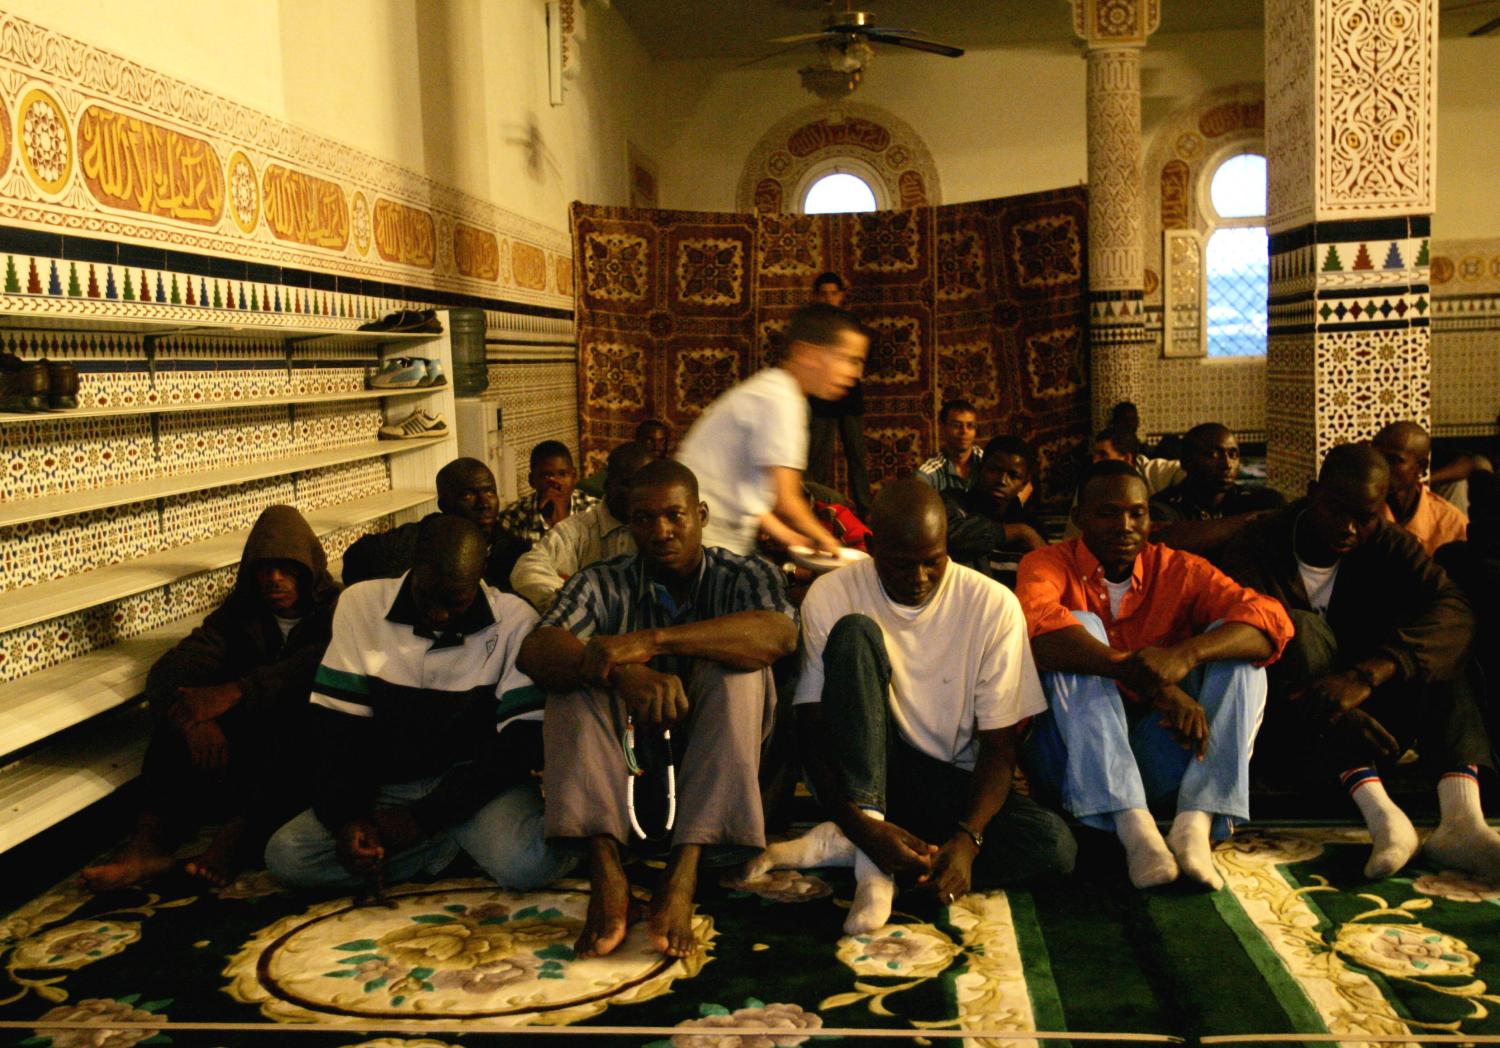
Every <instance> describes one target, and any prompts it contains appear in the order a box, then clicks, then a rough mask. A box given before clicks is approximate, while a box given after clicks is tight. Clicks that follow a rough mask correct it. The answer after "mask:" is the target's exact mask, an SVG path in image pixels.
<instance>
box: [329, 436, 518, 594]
mask: <svg viewBox="0 0 1500 1048" xmlns="http://www.w3.org/2000/svg"><path fill="white" fill-rule="evenodd" d="M437 504H438V513H449V514H452V515H453V516H456V517H463V518H464V519H465V520H469V521H472V522H473V523H474V524H475V525H476V526H477V527H478V528H479V530H480V532H481V533H482V534H483V535H484V537H485V541H487V542H489V543H490V562H489V563H488V564H487V565H486V567H485V571H484V581H486V582H488V583H489V584H490V585H491V586H502V585H504V584H505V583H506V581H507V576H503V575H501V574H500V569H501V567H502V564H503V562H504V561H505V559H506V557H507V554H506V552H505V543H504V542H503V541H502V542H496V541H495V540H496V538H497V536H498V532H497V529H496V527H495V522H496V521H497V520H498V519H499V511H500V496H499V495H498V494H497V493H496V491H495V475H494V474H493V473H491V472H490V467H488V466H486V465H485V464H484V463H483V462H480V461H479V460H478V459H476V458H458V459H454V460H453V461H452V462H450V463H448V464H447V465H446V466H444V467H443V468H442V469H440V470H438V473H437ZM435 516H437V514H436V513H429V514H428V515H427V516H426V517H424V518H423V520H430V519H431V518H433V517H435ZM422 523H423V521H420V520H418V521H412V522H411V523H409V524H401V525H398V526H397V527H394V528H392V529H391V530H390V531H382V532H378V533H376V534H374V535H366V536H364V537H363V538H360V539H356V540H355V541H354V542H353V543H351V544H350V546H349V548H348V549H347V550H345V551H344V585H346V586H352V585H354V584H355V583H356V582H364V581H366V580H368V579H394V578H398V577H400V576H402V575H405V574H406V573H407V572H408V571H410V570H411V565H412V559H413V558H414V557H415V555H416V551H417V535H418V534H419V533H420V532H421V529H422Z"/></svg>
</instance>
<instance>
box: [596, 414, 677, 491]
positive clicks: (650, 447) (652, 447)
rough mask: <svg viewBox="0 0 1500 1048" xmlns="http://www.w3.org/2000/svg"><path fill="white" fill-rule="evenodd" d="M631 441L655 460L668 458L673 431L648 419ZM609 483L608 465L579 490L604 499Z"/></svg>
mask: <svg viewBox="0 0 1500 1048" xmlns="http://www.w3.org/2000/svg"><path fill="white" fill-rule="evenodd" d="M630 439H631V440H632V441H633V442H635V443H636V444H640V445H643V446H644V447H645V448H646V450H647V451H649V452H650V453H651V457H652V458H654V459H659V458H666V457H667V456H668V455H670V454H671V453H672V431H671V429H669V428H668V427H667V424H666V423H665V422H663V421H662V420H661V419H658V418H648V419H647V420H646V421H644V422H642V423H641V424H640V425H638V426H636V427H635V434H634V435H633V436H632V437H631V438H630ZM608 481H609V466H608V465H607V464H606V465H605V467H604V468H603V469H601V470H599V471H598V472H597V473H590V474H589V475H588V476H586V477H584V478H583V479H582V480H580V481H579V482H578V490H579V491H581V492H583V493H584V494H585V495H588V496H589V497H591V498H596V499H602V498H603V497H604V486H605V484H607V483H608Z"/></svg>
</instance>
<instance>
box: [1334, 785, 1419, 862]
mask: <svg viewBox="0 0 1500 1048" xmlns="http://www.w3.org/2000/svg"><path fill="white" fill-rule="evenodd" d="M1360 770H1363V769H1360ZM1349 775H1350V773H1349V772H1345V773H1344V779H1345V781H1346V782H1347V781H1348V779H1349ZM1350 796H1351V797H1352V798H1354V803H1355V806H1356V807H1358V808H1359V813H1360V815H1362V816H1363V817H1364V820H1365V825H1366V826H1367V827H1369V829H1370V861H1369V862H1367V863H1365V876H1366V877H1368V878H1370V879H1371V880H1372V881H1378V880H1381V879H1383V878H1386V877H1390V876H1391V875H1393V874H1394V873H1396V871H1397V870H1400V869H1401V868H1402V867H1403V866H1405V865H1406V864H1407V863H1409V862H1411V860H1412V856H1414V855H1416V854H1417V848H1418V846H1419V845H1420V843H1421V842H1420V840H1419V839H1418V838H1417V829H1416V827H1415V826H1413V825H1412V824H1411V820H1410V819H1408V818H1407V817H1406V813H1405V812H1404V811H1402V810H1401V809H1400V808H1398V807H1396V802H1395V801H1393V800H1391V795H1390V794H1389V793H1386V792H1385V784H1384V783H1382V782H1381V781H1380V778H1379V776H1375V775H1370V776H1368V777H1364V778H1361V779H1358V780H1356V781H1355V783H1354V792H1353V793H1351V794H1350Z"/></svg>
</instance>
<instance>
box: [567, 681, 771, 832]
mask: <svg viewBox="0 0 1500 1048" xmlns="http://www.w3.org/2000/svg"><path fill="white" fill-rule="evenodd" d="M683 685H684V688H685V690H686V691H687V696H688V701H689V703H690V704H691V712H690V713H689V715H688V719H687V721H686V722H684V723H682V724H679V725H677V726H676V727H675V728H673V729H672V750H673V752H674V753H675V754H676V755H677V767H676V776H677V818H676V822H675V825H674V827H673V829H672V834H671V845H672V847H679V846H681V845H684V844H701V845H710V846H714V845H727V846H730V847H733V848H736V849H757V850H758V849H760V848H764V847H765V843H766V834H765V816H764V813H763V812H762V810H761V800H760V783H759V773H760V756H761V751H762V747H763V746H764V745H765V743H766V741H767V740H768V739H769V738H770V736H771V729H772V727H773V726H774V724H775V717H776V686H775V682H774V681H773V680H772V677H771V670H770V669H769V668H766V669H762V670H753V671H749V672H741V671H736V670H731V669H727V668H725V667H724V666H721V665H719V664H718V663H715V662H710V661H708V660H707V659H699V660H697V661H696V662H695V664H694V669H693V672H692V674H691V676H690V677H689V679H688V680H686V681H684V682H683ZM624 724H625V708H624V703H623V702H621V701H620V700H619V699H617V698H615V697H614V695H613V694H612V693H610V692H608V691H603V690H600V689H597V688H586V689H580V690H578V691H574V692H569V693H568V694H565V695H553V696H550V697H549V698H548V699H547V717H546V720H545V721H544V722H543V740H544V743H545V746H546V754H547V761H546V766H545V769H544V771H543V773H542V775H543V778H542V783H543V789H544V791H545V793H546V797H547V803H546V835H547V839H548V840H549V841H562V840H568V839H574V840H577V839H581V838H587V837H596V836H601V835H607V836H609V837H613V838H614V839H615V840H616V841H619V842H620V843H621V844H627V845H628V844H629V843H630V842H631V838H632V831H631V828H630V817H629V814H628V812H627V810H626V789H625V783H626V778H627V772H626V768H625V752H624V748H623V746H622V744H621V739H620V733H621V731H622V729H623V728H624ZM635 734H636V752H637V756H638V759H639V760H640V763H641V764H642V766H643V767H644V768H645V770H646V772H647V774H645V775H643V776H641V777H639V778H637V779H636V812H637V814H638V816H639V818H640V822H641V825H642V828H643V829H645V830H646V832H647V833H654V832H657V831H658V830H659V829H660V827H661V816H660V814H659V813H660V812H661V811H662V810H663V808H664V802H663V800H662V795H663V792H664V791H665V789H666V786H665V770H664V764H665V759H666V751H665V747H664V746H662V745H661V743H660V735H659V731H658V729H656V728H653V727H650V726H648V725H636V732H635ZM648 805H649V808H650V810H651V812H652V815H653V816H654V817H652V818H649V819H648V817H647V814H646V809H647V807H648Z"/></svg>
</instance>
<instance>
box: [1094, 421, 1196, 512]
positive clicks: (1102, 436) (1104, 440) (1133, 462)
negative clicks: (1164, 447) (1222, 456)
mask: <svg viewBox="0 0 1500 1048" xmlns="http://www.w3.org/2000/svg"><path fill="white" fill-rule="evenodd" d="M1126 404H1129V401H1122V402H1121V405H1116V406H1117V407H1119V406H1122V405H1126ZM1127 417H1128V416H1127ZM1093 458H1094V461H1095V462H1104V461H1106V460H1114V461H1117V462H1124V463H1127V464H1128V465H1129V466H1130V467H1131V468H1132V469H1134V470H1135V471H1136V472H1137V473H1138V474H1140V476H1141V479H1142V480H1144V481H1145V482H1146V488H1147V491H1148V493H1149V494H1151V495H1155V494H1156V493H1157V492H1160V491H1166V490H1167V489H1168V488H1170V487H1171V486H1172V485H1173V484H1180V483H1182V481H1184V480H1186V479H1187V472H1186V471H1185V470H1184V469H1183V468H1182V463H1181V462H1179V461H1178V460H1177V459H1166V458H1150V457H1148V456H1147V455H1146V454H1145V453H1144V452H1143V451H1142V450H1141V443H1140V438H1139V437H1137V436H1136V434H1135V430H1134V429H1131V428H1129V423H1128V422H1127V423H1124V424H1117V425H1112V426H1110V427H1109V428H1108V429H1104V430H1100V431H1099V434H1098V435H1097V436H1095V437H1094V455H1093Z"/></svg>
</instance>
